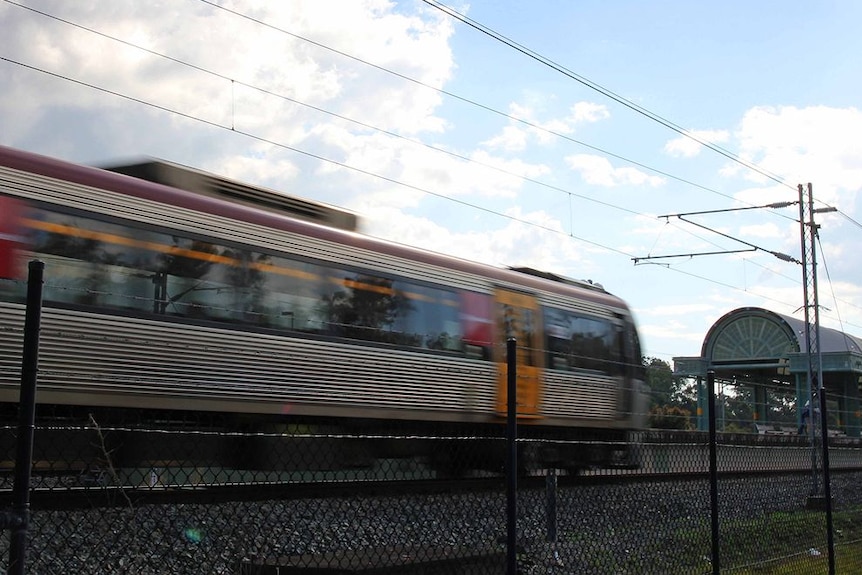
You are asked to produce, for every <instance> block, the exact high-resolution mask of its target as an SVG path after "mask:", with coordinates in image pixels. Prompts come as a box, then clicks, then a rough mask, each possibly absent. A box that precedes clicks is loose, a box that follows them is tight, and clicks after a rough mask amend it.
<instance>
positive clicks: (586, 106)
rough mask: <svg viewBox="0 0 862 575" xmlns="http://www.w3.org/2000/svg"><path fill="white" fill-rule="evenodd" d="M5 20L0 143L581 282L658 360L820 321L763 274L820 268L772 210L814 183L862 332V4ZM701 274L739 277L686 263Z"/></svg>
mask: <svg viewBox="0 0 862 575" xmlns="http://www.w3.org/2000/svg"><path fill="white" fill-rule="evenodd" d="M0 20H2V22H4V26H3V28H4V33H3V34H2V36H0V85H1V86H2V87H3V89H2V90H0V145H4V146H11V147H14V148H19V149H23V150H28V151H32V152H36V153H40V154H44V155H48V156H52V157H56V158H60V159H64V160H68V161H72V162H76V163H81V164H87V165H94V166H107V165H116V164H121V163H127V162H130V161H139V160H141V159H143V158H148V157H149V158H158V159H163V160H168V161H171V162H176V163H180V164H185V165H188V166H191V167H194V168H197V169H201V170H206V171H209V172H212V173H215V174H217V175H220V176H224V177H228V178H231V179H235V180H239V181H243V182H247V183H251V184H255V185H261V186H265V187H268V188H272V189H274V190H278V191H281V192H284V193H287V194H291V195H296V196H301V197H306V198H311V199H314V200H317V201H322V202H326V203H330V204H334V205H337V206H340V207H344V208H348V209H350V210H353V211H355V212H356V213H357V214H358V215H359V216H360V218H361V222H362V224H361V226H362V228H361V229H362V231H363V233H367V234H370V235H373V236H377V237H381V238H385V239H387V240H391V241H394V242H399V243H403V244H409V245H414V246H418V247H421V248H423V249H427V250H433V251H437V252H441V253H444V254H450V255H455V256H458V257H461V258H465V259H469V260H474V261H481V262H485V263H489V264H492V265H495V266H529V267H533V268H537V269H541V270H546V271H550V272H553V273H556V274H559V275H563V276H567V277H571V278H575V279H590V280H592V281H594V282H598V283H601V284H602V285H603V286H604V287H605V288H606V289H607V290H608V291H610V292H611V293H614V294H616V295H618V296H620V297H621V298H623V299H624V300H626V301H627V302H628V303H629V305H630V307H631V308H632V310H633V312H634V315H635V318H636V320H637V322H638V326H639V329H640V333H641V338H642V342H643V347H644V350H643V351H644V354H645V355H647V356H649V357H656V358H659V359H662V360H665V361H668V362H670V361H672V358H673V357H678V356H698V355H700V351H701V346H702V344H703V341H704V337H705V336H706V333H707V330H708V329H709V328H710V326H711V325H713V323H714V322H715V321H716V320H718V319H719V318H720V317H722V316H723V315H725V314H726V313H729V312H730V311H732V310H734V309H737V308H740V307H749V306H754V307H763V308H767V309H770V310H772V311H775V312H777V313H781V314H785V315H791V316H794V317H799V318H802V317H803V307H804V303H805V299H804V290H803V282H802V277H803V276H802V267H801V266H800V265H799V264H797V263H792V262H787V261H783V260H781V259H779V258H776V257H774V255H773V253H772V252H777V253H781V254H787V255H789V256H791V257H793V258H795V259H797V260H799V259H802V256H801V243H802V242H801V228H800V223H799V208H798V206H797V205H792V206H790V207H787V208H762V206H765V205H768V204H772V203H776V202H794V201H798V200H799V193H798V191H797V186H798V185H799V184H804V185H807V184H808V183H811V184H812V196H813V198H814V206H815V208H816V209H820V208H826V207H834V208H836V209H837V211H835V212H827V213H817V214H816V216H815V217H816V222H817V224H819V225H820V228H819V234H818V235H819V238H818V240H819V241H818V247H817V250H818V251H817V261H818V264H819V265H818V268H817V275H818V296H819V302H820V305H821V308H820V310H821V311H820V320H821V322H822V325H824V326H826V327H832V328H835V329H841V330H844V331H846V332H848V333H851V334H853V335H857V336H862V266H859V265H858V260H857V257H858V254H859V253H860V252H862V224H860V222H862V206H860V205H859V203H858V202H857V195H858V192H859V191H860V189H862V137H860V134H862V111H860V109H859V107H860V98H862V69H861V68H862V60H860V58H859V54H862V36H860V35H859V34H858V31H857V23H858V22H859V21H862V3H860V2H856V1H855V0H832V1H830V0H822V1H819V2H787V1H785V0H762V1H758V2H749V1H748V0H727V1H724V2H690V1H688V0H654V1H651V2H644V1H634V0H578V1H571V0H534V1H532V2H523V1H514V0H474V1H471V2H463V1H460V2H456V1H454V0H447V2H446V3H445V4H441V3H438V2H437V1H436V0H427V1H420V0H403V1H402V0H398V1H385V0H291V1H289V2H282V1H279V2H276V1H272V0H270V1H258V2H251V1H245V0H212V1H210V0H173V1H151V2H138V1H135V0H101V1H86V0H79V1H76V2H64V1H62V0H0ZM739 208H745V209H739ZM713 210H715V211H716V212H714V213H709V214H700V215H692V216H684V219H685V220H688V221H684V220H683V219H681V218H679V217H677V214H689V213H692V212H703V211H713ZM662 216H669V217H662ZM689 222H694V223H689ZM736 240H742V241H741V242H739V241H736ZM740 250H747V251H740ZM708 252H730V253H719V254H714V255H691V256H689V255H688V254H702V253H708ZM668 256H680V257H668Z"/></svg>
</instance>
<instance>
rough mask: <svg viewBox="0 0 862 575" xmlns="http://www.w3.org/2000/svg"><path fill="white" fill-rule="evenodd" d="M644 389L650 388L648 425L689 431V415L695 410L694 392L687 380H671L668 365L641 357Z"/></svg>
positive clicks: (693, 387) (695, 393)
mask: <svg viewBox="0 0 862 575" xmlns="http://www.w3.org/2000/svg"><path fill="white" fill-rule="evenodd" d="M643 365H644V367H645V368H646V374H647V376H646V379H647V385H649V386H650V400H651V401H650V404H651V405H650V425H651V426H653V427H659V428H663V429H691V428H692V424H691V415H692V414H693V413H696V410H697V389H696V387H695V386H694V385H693V384H692V383H691V382H690V381H689V380H688V379H687V378H683V377H674V375H673V370H671V367H670V364H668V363H667V362H666V361H664V360H662V359H659V358H656V357H644V358H643Z"/></svg>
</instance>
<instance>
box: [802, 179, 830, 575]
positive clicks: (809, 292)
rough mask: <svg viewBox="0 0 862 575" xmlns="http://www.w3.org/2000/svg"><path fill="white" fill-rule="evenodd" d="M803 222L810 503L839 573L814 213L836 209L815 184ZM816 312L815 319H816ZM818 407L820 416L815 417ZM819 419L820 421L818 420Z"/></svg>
mask: <svg viewBox="0 0 862 575" xmlns="http://www.w3.org/2000/svg"><path fill="white" fill-rule="evenodd" d="M798 188H799V225H800V229H801V236H802V279H803V288H804V296H805V345H806V353H807V355H808V397H809V403H808V430H809V437H810V439H811V476H812V485H811V494H810V496H809V499H808V501H809V506H813V507H821V505H820V504H819V503H820V501H821V498H822V502H823V507H824V508H825V510H826V537H827V546H828V549H829V573H830V575H832V574H834V573H835V553H834V549H835V542H834V539H833V535H832V488H831V485H830V483H831V481H830V478H829V473H830V471H829V424H828V416H827V413H826V388H825V387H824V385H823V362H822V357H821V352H820V300H819V298H818V295H817V238H818V234H817V230H818V229H819V227H820V226H818V225H817V224H816V223H814V214H815V213H821V212H834V211H836V209H835V208H824V209H819V210H815V209H814V193H813V190H812V186H811V184H810V183H809V184H808V186H803V185H802V184H799V187H798ZM812 316H813V322H812ZM817 408H819V411H820V417H819V418H817V417H815V413H817ZM818 419H819V421H818ZM818 426H819V432H820V437H821V441H822V459H823V490H822V494H821V490H820V487H819V486H818V482H817V449H816V443H815V440H816V434H817V428H818Z"/></svg>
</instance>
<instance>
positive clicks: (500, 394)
mask: <svg viewBox="0 0 862 575" xmlns="http://www.w3.org/2000/svg"><path fill="white" fill-rule="evenodd" d="M494 299H495V302H496V304H495V305H496V310H495V313H496V328H497V329H496V333H497V342H496V343H497V345H495V346H494V347H495V349H496V350H497V351H496V357H495V358H494V360H495V361H496V362H497V412H498V413H499V414H500V415H503V416H505V415H506V414H507V411H508V409H507V405H508V395H509V394H508V375H509V369H508V358H507V357H506V341H507V340H508V339H509V338H515V341H516V342H517V348H516V349H517V351H516V362H517V382H516V383H517V389H516V394H517V396H516V397H517V402H516V408H517V415H518V417H519V418H536V417H539V408H540V402H541V382H542V359H543V355H542V352H541V341H542V325H541V315H540V313H539V303H538V301H536V298H535V297H534V296H531V295H528V294H523V293H518V292H513V291H507V290H497V291H496V293H495V297H494Z"/></svg>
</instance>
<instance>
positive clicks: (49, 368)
mask: <svg viewBox="0 0 862 575" xmlns="http://www.w3.org/2000/svg"><path fill="white" fill-rule="evenodd" d="M0 198H2V199H3V201H4V202H5V205H6V209H5V213H6V216H5V220H4V221H5V223H4V224H3V225H4V226H5V227H6V234H5V235H4V236H3V237H5V238H6V241H5V244H4V247H3V249H4V250H5V253H6V255H5V257H6V260H7V262H8V261H9V260H10V259H11V258H12V257H16V258H17V266H18V267H17V269H16V270H15V273H14V274H10V273H7V274H6V275H14V276H15V277H14V278H7V279H3V280H0V401H2V402H8V403H14V402H16V401H17V400H18V389H19V382H20V374H21V364H20V360H21V349H22V342H23V325H24V313H25V305H24V301H23V296H22V294H23V293H24V284H25V279H26V278H25V277H24V275H23V273H22V271H21V270H22V264H24V263H25V262H26V261H27V260H29V259H31V258H39V259H41V260H42V261H44V262H45V264H46V267H45V298H44V308H43V315H42V330H41V344H40V353H39V358H40V361H39V375H38V401H39V403H40V404H59V405H73V406H85V407H86V406H102V407H117V408H146V409H158V410H196V411H217V412H232V413H250V414H254V413H256V414H273V415H278V416H283V417H285V418H288V419H289V418H291V417H297V418H299V417H326V418H333V419H335V420H337V419H339V418H343V419H344V420H345V421H348V420H359V419H369V420H372V419H373V420H384V421H400V422H413V423H415V424H420V423H421V422H464V423H471V424H482V425H487V424H498V423H501V422H503V421H504V420H503V415H504V413H505V404H506V400H507V397H506V392H505V386H504V385H503V382H504V381H505V379H506V365H507V362H506V359H507V358H505V357H504V350H505V342H506V340H507V338H510V337H515V339H516V341H518V346H519V350H520V351H519V354H518V361H517V363H518V374H519V380H518V394H519V397H518V404H519V408H518V414H519V418H520V419H521V421H522V423H524V425H525V426H527V427H528V428H541V429H557V430H564V429H573V428H586V429H591V430H605V431H614V432H628V431H631V430H637V429H641V428H643V427H644V425H645V416H646V411H647V407H648V400H647V392H648V390H647V389H646V388H645V386H644V382H643V371H642V368H641V357H640V348H639V346H638V342H637V333H636V330H635V326H634V321H633V319H632V316H631V313H630V311H629V309H628V308H627V307H626V305H625V303H624V302H623V301H622V300H620V299H619V298H617V297H615V296H612V295H611V294H609V293H607V292H606V291H604V290H603V289H601V288H600V287H597V286H594V285H590V284H589V283H586V282H577V281H570V280H562V279H560V278H554V277H553V276H550V275H549V274H538V273H535V272H532V271H531V270H520V271H515V270H503V269H497V268H494V267H489V266H484V265H479V264H475V263H471V262H467V261H464V260H460V259H456V258H450V257H446V256H442V255H438V254H432V253H428V252H425V251H422V250H418V249H413V248H409V247H405V246H401V245H397V244H392V243H388V242H384V241H380V240H377V239H374V238H370V237H367V236H363V235H361V234H359V233H356V232H355V231H351V230H349V229H348V230H345V229H341V228H339V227H335V226H332V225H327V224H326V223H314V222H308V221H304V220H303V219H299V218H297V217H295V216H292V215H290V214H285V213H280V212H279V211H278V210H277V209H275V210H274V209H272V206H269V207H267V208H266V209H261V208H258V207H255V206H253V205H248V204H240V203H237V202H234V201H229V200H227V199H224V198H219V197H213V194H203V193H199V192H197V191H188V190H181V189H177V188H174V187H170V186H166V185H163V184H159V183H154V182H149V181H145V180H142V179H139V178H135V177H131V176H128V175H123V174H118V173H114V172H110V171H106V170H101V169H95V168H89V167H83V166H78V165H73V164H68V163H65V162H61V161H57V160H53V159H49V158H45V157H41V156H37V155H33V154H29V153H25V152H21V151H17V150H12V149H9V148H0ZM12 207H14V209H12ZM13 212H16V216H15V217H14V218H13V216H12V213H13ZM10 238H11V239H10ZM10 254H12V255H10ZM130 254H131V255H130ZM7 267H9V266H8V265H7ZM237 278H239V279H237ZM231 282H233V283H231ZM229 284H230V285H229ZM291 286H298V287H295V288H294V287H291ZM317 291H319V292H320V293H317ZM483 310H484V311H483ZM519 336H520V337H519ZM590 349H597V350H598V351H599V355H600V356H601V358H596V357H585V352H584V350H590ZM602 362H604V363H602Z"/></svg>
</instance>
